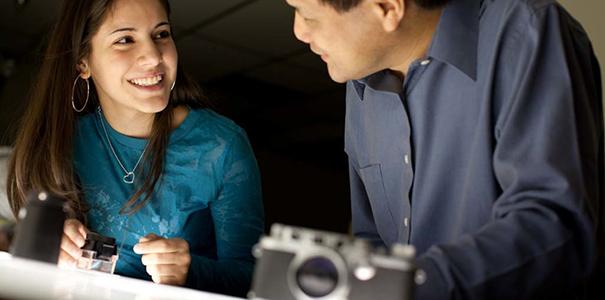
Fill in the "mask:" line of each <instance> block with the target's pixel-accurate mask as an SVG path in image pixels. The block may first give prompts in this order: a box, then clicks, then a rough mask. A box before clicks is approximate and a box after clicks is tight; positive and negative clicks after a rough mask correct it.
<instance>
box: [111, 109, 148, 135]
mask: <svg viewBox="0 0 605 300" xmlns="http://www.w3.org/2000/svg"><path fill="white" fill-rule="evenodd" d="M101 110H102V113H103V116H104V117H105V120H107V123H109V125H110V126H111V127H112V128H113V129H114V130H116V131H117V132H119V133H121V134H123V135H126V136H129V137H134V138H149V137H150V136H151V130H152V127H153V120H154V118H155V114H154V113H143V112H140V111H136V110H134V109H119V108H115V107H113V106H112V105H103V104H101Z"/></svg>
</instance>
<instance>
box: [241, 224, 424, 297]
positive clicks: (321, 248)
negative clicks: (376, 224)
mask: <svg viewBox="0 0 605 300" xmlns="http://www.w3.org/2000/svg"><path fill="white" fill-rule="evenodd" d="M381 250H382V251H381ZM254 256H255V257H256V259H257V261H256V267H255V270H254V278H253V282H252V291H250V293H249V294H248V297H249V298H250V299H271V300H278V299H279V300H317V299H321V300H346V299H350V300H356V299H380V300H391V299H393V300H395V299H397V300H407V299H412V296H413V295H412V293H413V288H414V285H415V277H416V267H415V265H414V256H415V250H414V248H413V247H412V246H406V245H401V244H396V245H394V246H393V247H391V249H390V253H386V251H384V249H378V250H375V249H373V248H372V247H371V245H370V244H369V242H367V241H365V240H362V239H353V238H351V237H348V236H346V235H342V234H337V233H330V232H323V231H317V230H310V229H305V228H299V227H291V226H285V225H281V224H274V225H273V226H272V227H271V235H270V236H265V237H263V238H262V239H261V240H260V242H259V243H258V244H257V245H256V246H255V248H254ZM416 280H418V279H417V278H416Z"/></svg>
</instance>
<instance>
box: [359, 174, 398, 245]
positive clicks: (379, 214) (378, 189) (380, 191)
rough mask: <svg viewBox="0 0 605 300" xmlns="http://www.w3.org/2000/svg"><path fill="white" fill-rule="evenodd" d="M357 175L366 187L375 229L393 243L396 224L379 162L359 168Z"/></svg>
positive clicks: (395, 238) (384, 238) (385, 240)
mask: <svg viewBox="0 0 605 300" xmlns="http://www.w3.org/2000/svg"><path fill="white" fill-rule="evenodd" d="M359 176H360V177H361V180H362V181H363V185H364V187H365V189H366V193H367V195H368V198H369V201H370V206H371V207H372V215H373V216H374V222H375V223H376V229H377V230H378V233H379V234H380V237H381V238H382V240H383V241H384V242H386V243H387V244H392V243H395V242H396V241H397V226H395V221H394V218H393V215H392V213H391V210H390V209H389V205H388V204H389V203H388V201H389V199H388V195H387V193H386V189H385V186H384V182H383V178H382V169H381V166H380V164H374V165H370V166H367V167H364V168H361V169H359Z"/></svg>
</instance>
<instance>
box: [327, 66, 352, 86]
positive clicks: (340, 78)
mask: <svg viewBox="0 0 605 300" xmlns="http://www.w3.org/2000/svg"><path fill="white" fill-rule="evenodd" d="M328 74H330V78H331V79H332V81H334V82H337V83H345V82H347V81H349V80H352V79H353V78H349V77H348V76H345V75H344V74H340V73H338V72H334V71H333V70H331V69H330V68H328Z"/></svg>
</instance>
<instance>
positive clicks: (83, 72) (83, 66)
mask: <svg viewBox="0 0 605 300" xmlns="http://www.w3.org/2000/svg"><path fill="white" fill-rule="evenodd" d="M77 69H78V71H79V72H80V77H82V78H83V79H88V78H90V65H89V64H88V59H86V58H84V59H82V60H80V62H79V63H78V65H77Z"/></svg>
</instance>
